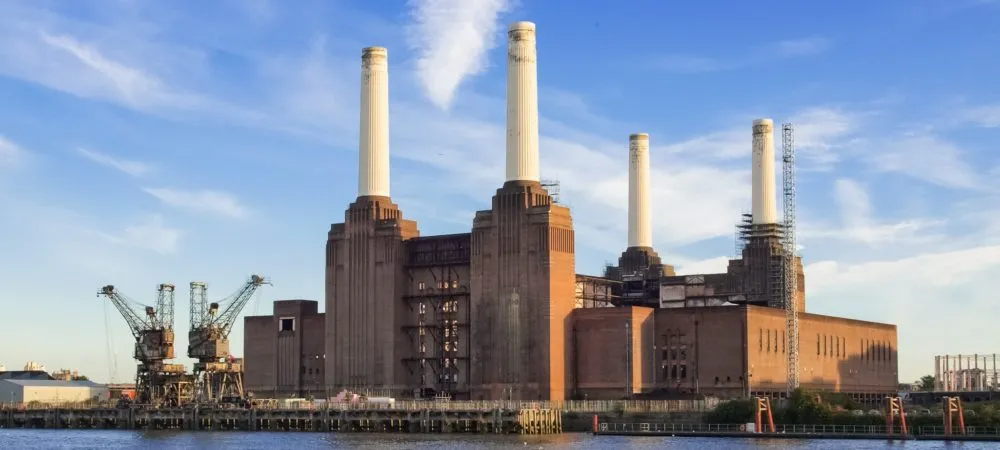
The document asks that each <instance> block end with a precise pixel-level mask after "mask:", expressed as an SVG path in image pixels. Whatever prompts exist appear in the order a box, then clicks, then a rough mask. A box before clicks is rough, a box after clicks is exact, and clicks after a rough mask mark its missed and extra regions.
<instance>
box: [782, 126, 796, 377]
mask: <svg viewBox="0 0 1000 450" xmlns="http://www.w3.org/2000/svg"><path fill="white" fill-rule="evenodd" d="M781 162H782V185H783V194H784V208H783V213H784V226H783V228H784V229H783V230H782V231H783V233H782V244H783V245H782V246H783V247H784V250H785V252H784V253H785V258H784V269H785V270H784V276H783V277H782V281H783V282H784V283H783V284H784V285H783V286H782V287H783V288H784V289H783V297H784V299H783V300H784V301H783V303H784V307H785V322H786V323H785V327H786V328H787V329H788V333H787V336H788V383H787V389H788V393H789V394H791V392H792V391H793V390H795V389H796V388H798V387H799V312H798V302H797V301H796V298H795V296H796V294H797V293H798V286H797V285H798V273H797V271H796V266H797V265H796V264H795V138H794V129H793V127H792V124H791V123H785V124H782V125H781Z"/></svg>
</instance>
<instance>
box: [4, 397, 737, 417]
mask: <svg viewBox="0 0 1000 450" xmlns="http://www.w3.org/2000/svg"><path fill="white" fill-rule="evenodd" d="M254 403H255V406H254V409H280V410H324V409H336V410H369V411H381V410H403V411H421V410H433V411H493V410H498V409H499V410H512V411H519V410H543V409H548V410H556V411H562V412H565V413H598V414H610V413H623V414H624V413H628V414H643V413H649V414H663V413H674V412H704V411H710V410H712V409H714V408H715V406H716V405H718V403H719V401H718V400H717V399H714V398H708V399H704V400H564V401H522V400H445V401H434V400H395V401H393V402H384V401H380V402H332V401H322V400H319V401H312V402H310V401H297V402H295V401H288V399H255V401H254ZM114 406H115V404H114V403H113V402H61V403H38V402H31V403H10V402H8V403H0V408H9V409H55V408H74V409H96V408H113V407H114Z"/></svg>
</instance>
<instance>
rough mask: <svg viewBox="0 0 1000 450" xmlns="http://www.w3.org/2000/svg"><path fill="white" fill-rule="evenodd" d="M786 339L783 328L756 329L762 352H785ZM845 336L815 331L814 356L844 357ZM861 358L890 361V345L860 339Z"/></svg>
mask: <svg viewBox="0 0 1000 450" xmlns="http://www.w3.org/2000/svg"><path fill="white" fill-rule="evenodd" d="M786 346H787V340H786V339H785V331H784V330H775V329H770V330H765V329H763V328H759V329H758V330H757V347H758V351H760V352H762V353H771V352H774V353H785V352H786V351H787V350H786ZM847 355H848V351H847V338H845V337H843V336H833V335H827V334H821V333H816V356H825V357H829V358H839V359H846V358H847ZM664 358H665V357H664ZM861 359H863V360H866V361H878V362H883V361H884V362H888V361H892V345H890V344H889V343H888V342H887V341H874V340H871V339H862V340H861Z"/></svg>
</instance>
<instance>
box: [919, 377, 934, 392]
mask: <svg viewBox="0 0 1000 450" xmlns="http://www.w3.org/2000/svg"><path fill="white" fill-rule="evenodd" d="M934 381H936V380H935V379H934V376H933V375H924V376H922V377H920V390H921V391H924V392H931V391H933V390H934Z"/></svg>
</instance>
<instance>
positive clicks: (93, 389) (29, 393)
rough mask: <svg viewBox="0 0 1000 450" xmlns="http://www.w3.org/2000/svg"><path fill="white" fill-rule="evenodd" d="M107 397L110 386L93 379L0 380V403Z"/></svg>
mask: <svg viewBox="0 0 1000 450" xmlns="http://www.w3.org/2000/svg"><path fill="white" fill-rule="evenodd" d="M107 398H108V388H107V387H106V386H101V385H99V384H97V383H94V382H91V381H62V380H10V379H8V380H0V403H31V402H39V403H74V402H85V401H89V400H106V399H107Z"/></svg>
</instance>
